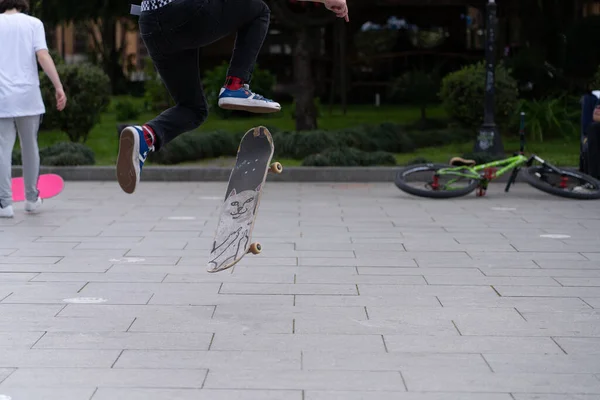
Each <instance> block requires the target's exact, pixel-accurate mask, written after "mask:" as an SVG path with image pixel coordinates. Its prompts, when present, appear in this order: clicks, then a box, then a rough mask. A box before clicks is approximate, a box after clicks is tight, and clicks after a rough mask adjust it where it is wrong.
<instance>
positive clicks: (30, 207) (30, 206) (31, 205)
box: [25, 197, 43, 213]
mask: <svg viewBox="0 0 600 400" xmlns="http://www.w3.org/2000/svg"><path fill="white" fill-rule="evenodd" d="M42 203H43V200H42V199H41V198H39V197H38V198H37V200H36V201H26V202H25V211H27V212H28V213H35V212H38V211H39V210H40V207H41V206H42Z"/></svg>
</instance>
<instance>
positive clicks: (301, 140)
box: [149, 123, 474, 165]
mask: <svg viewBox="0 0 600 400" xmlns="http://www.w3.org/2000/svg"><path fill="white" fill-rule="evenodd" d="M244 134H245V132H236V133H229V132H223V131H216V132H188V133H185V134H183V135H181V136H179V137H177V138H176V139H175V140H173V141H172V142H170V143H169V144H168V145H166V146H165V147H164V148H163V149H161V151H160V152H158V153H151V155H150V157H149V160H150V161H152V162H156V163H159V164H179V163H182V162H193V161H198V160H201V159H204V158H216V157H223V156H225V157H234V156H235V155H236V152H237V149H238V145H239V142H240V140H241V138H242V136H243V135H244ZM271 134H272V135H273V141H274V143H275V154H274V157H275V159H277V158H291V159H295V160H303V159H306V158H307V157H311V156H313V155H319V156H318V157H317V156H315V157H313V158H311V159H310V160H309V161H310V162H311V163H315V164H314V165H319V164H318V163H323V162H326V163H342V161H340V159H339V157H341V158H343V159H347V160H346V161H343V163H346V164H342V165H375V164H377V165H384V164H385V165H390V164H386V163H389V162H390V161H389V160H390V159H389V157H388V156H387V154H391V153H409V152H412V151H414V150H415V149H417V148H419V147H429V146H437V145H446V144H451V143H463V142H465V140H472V139H473V137H474V134H473V133H470V136H467V135H465V131H464V130H460V129H458V130H449V129H447V130H439V131H429V132H428V131H407V130H405V128H404V127H403V126H402V125H396V124H391V123H383V124H381V125H374V126H368V125H366V126H358V127H355V128H352V129H341V130H337V131H323V130H315V131H301V132H279V131H275V130H274V131H271ZM331 149H337V150H336V151H337V152H333V153H331V152H329V150H331ZM339 149H343V150H339ZM347 149H352V151H354V152H350V150H347ZM340 151H341V152H342V153H343V156H342V155H340V154H342V153H340ZM357 152H358V153H357ZM381 152H384V153H385V154H384V155H383V156H382V154H380V153H381ZM362 153H365V154H370V156H368V157H367V156H366V155H364V154H362ZM324 154H327V157H328V158H327V160H333V161H327V160H325V159H324V158H323V157H324ZM357 154H360V157H359V158H356V157H354V156H355V155H357ZM357 157H358V156H357ZM369 157H374V158H369ZM386 157H387V158H386ZM324 160H325V161H324ZM353 160H354V161H353ZM357 160H358V161H357ZM386 160H387V161H386ZM348 163H350V164H348ZM352 163H355V164H352ZM365 163H367V164H365ZM328 165H329V164H328ZM332 165H333V164H332Z"/></svg>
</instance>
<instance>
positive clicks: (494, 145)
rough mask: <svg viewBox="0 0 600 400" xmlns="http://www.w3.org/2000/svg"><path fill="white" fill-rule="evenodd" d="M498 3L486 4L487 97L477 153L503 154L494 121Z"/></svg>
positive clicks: (491, 1)
mask: <svg viewBox="0 0 600 400" xmlns="http://www.w3.org/2000/svg"><path fill="white" fill-rule="evenodd" d="M497 7H498V6H497V5H496V2H495V0H489V2H488V4H487V6H486V17H487V18H486V38H485V71H486V73H485V97H484V106H483V107H484V109H483V110H484V111H483V112H484V117H483V125H482V126H481V128H480V129H479V134H478V136H477V141H476V142H475V149H474V151H475V152H476V153H479V152H486V153H490V154H503V153H504V146H503V144H502V139H501V138H500V133H499V132H498V127H497V126H496V123H495V121H494V109H495V105H494V94H495V79H496V32H497V27H498V19H497V15H498V14H497V12H498V9H497Z"/></svg>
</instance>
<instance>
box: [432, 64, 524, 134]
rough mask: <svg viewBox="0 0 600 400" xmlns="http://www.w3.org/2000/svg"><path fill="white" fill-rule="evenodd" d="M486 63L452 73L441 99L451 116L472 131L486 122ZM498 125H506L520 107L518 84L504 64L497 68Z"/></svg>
mask: <svg viewBox="0 0 600 400" xmlns="http://www.w3.org/2000/svg"><path fill="white" fill-rule="evenodd" d="M485 76H486V73H485V63H484V62H480V63H477V64H472V65H468V66H465V67H463V68H462V69H460V70H458V71H455V72H452V73H450V74H448V75H446V77H444V79H443V80H442V87H441V90H440V93H439V96H440V98H441V100H442V103H443V105H444V108H445V109H446V112H447V113H448V115H450V117H452V118H453V119H454V120H456V121H458V122H459V123H461V124H462V125H463V126H465V127H468V128H478V127H479V126H481V124H482V123H483V103H484V90H485ZM495 94H496V95H495V106H496V123H497V124H498V125H500V126H503V125H506V124H507V123H508V121H509V120H510V118H511V116H512V115H513V112H514V110H515V108H516V106H517V101H518V89H517V82H516V81H515V79H514V78H512V76H511V74H510V71H509V70H508V69H506V68H504V66H503V65H502V64H499V65H498V66H497V67H496V82H495Z"/></svg>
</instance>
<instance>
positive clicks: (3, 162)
mask: <svg viewBox="0 0 600 400" xmlns="http://www.w3.org/2000/svg"><path fill="white" fill-rule="evenodd" d="M16 137H17V127H16V125H15V120H14V118H0V217H3V218H11V217H12V216H13V209H12V202H13V200H12V182H11V177H12V170H11V169H12V151H13V147H14V145H15V139H16Z"/></svg>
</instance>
